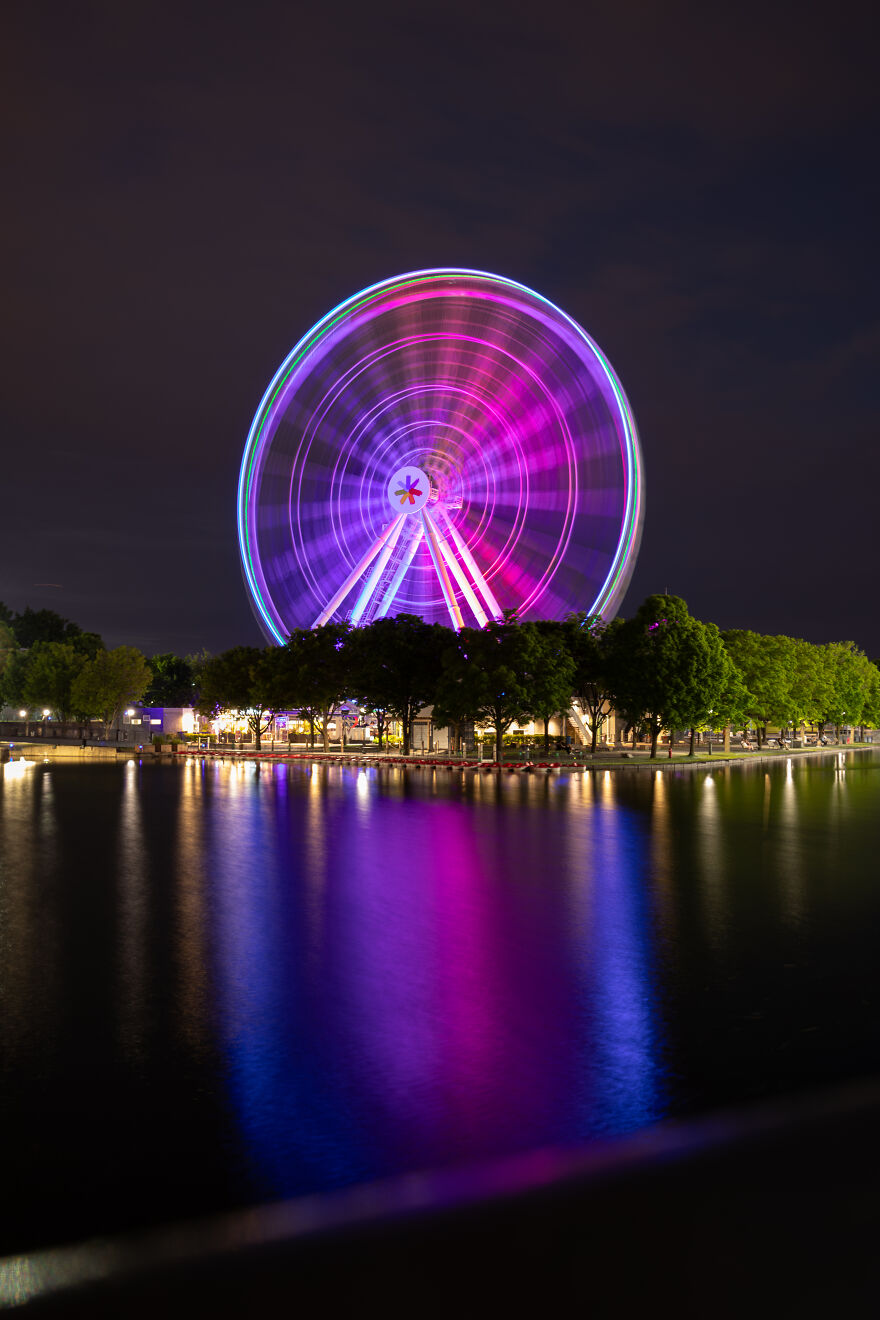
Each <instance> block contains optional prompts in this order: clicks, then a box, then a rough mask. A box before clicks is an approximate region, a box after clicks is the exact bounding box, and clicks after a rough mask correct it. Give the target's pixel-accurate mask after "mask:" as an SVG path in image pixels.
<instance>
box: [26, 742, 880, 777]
mask: <svg viewBox="0 0 880 1320" xmlns="http://www.w3.org/2000/svg"><path fill="white" fill-rule="evenodd" d="M876 746H877V745H876V744H872V743H840V744H836V743H832V744H829V745H828V746H826V747H815V746H811V747H791V748H788V747H782V748H776V747H773V748H770V747H765V748H762V749H761V750H760V751H757V750H755V751H740V750H737V751H731V752H712V753H710V752H701V753H697V754H695V755H693V756H691V755H690V754H689V752H688V750H687V748H686V746H683V747H681V748H678V749H676V748H673V751H672V755H671V756H670V755H669V753H668V751H665V752H664V753H663V754H662V755H661V756H656V757H651V756H650V755H649V753H648V752H647V751H639V750H636V751H625V752H617V751H603V752H597V753H596V754H595V755H592V754H591V753H589V752H581V753H578V754H576V755H574V756H568V757H565V756H560V755H559V754H557V756H556V757H553V756H551V757H550V758H548V759H546V760H545V759H542V758H536V759H535V760H524V759H520V758H513V757H512V758H511V759H510V760H505V761H504V762H502V763H501V764H499V763H498V762H497V761H492V760H486V759H480V758H475V757H450V756H449V755H448V754H447V753H443V752H434V753H414V754H411V755H409V756H403V755H402V754H400V753H399V752H396V751H394V752H379V751H378V750H372V749H371V750H369V751H367V750H363V751H362V750H358V751H344V752H343V751H339V750H331V751H328V752H324V751H321V750H318V749H316V750H314V751H308V750H305V751H288V750H284V751H279V750H277V749H276V750H270V751H259V752H257V751H255V750H253V749H250V748H246V747H245V748H241V747H227V746H218V747H209V748H198V749H197V748H188V747H186V748H185V747H181V748H178V750H176V751H170V750H164V749H163V750H159V749H156V748H153V747H131V746H125V745H116V746H96V745H93V744H89V745H87V746H86V747H82V746H80V745H78V744H64V743H52V742H38V741H36V740H27V741H25V740H22V741H21V742H15V743H12V744H9V743H0V756H2V757H3V759H6V756H5V754H6V752H7V751H8V753H9V756H8V759H10V760H13V761H19V760H24V761H56V760H59V761H65V762H82V763H93V762H97V761H104V762H106V761H117V760H119V759H120V758H123V759H135V760H139V761H159V760H162V761H173V760H187V759H199V760H203V759H207V760H219V761H256V762H262V763H265V762H271V763H276V762H277V763H282V764H284V763H294V762H302V761H307V762H312V763H315V764H319V765H320V764H324V765H352V766H361V767H367V766H395V767H404V768H407V767H408V768H411V769H436V770H443V771H455V770H459V771H466V772H469V773H493V772H494V773H501V774H505V773H508V774H512V773H520V774H546V773H548V772H553V771H559V770H567V771H579V770H644V769H651V770H670V769H674V770H682V769H687V768H689V767H691V768H692V767H696V766H699V767H705V766H716V767H717V766H723V765H740V764H742V763H744V762H748V763H752V762H756V761H759V762H765V761H780V760H786V759H797V758H802V757H815V756H828V755H829V754H840V753H850V752H856V751H871V750H875V749H876Z"/></svg>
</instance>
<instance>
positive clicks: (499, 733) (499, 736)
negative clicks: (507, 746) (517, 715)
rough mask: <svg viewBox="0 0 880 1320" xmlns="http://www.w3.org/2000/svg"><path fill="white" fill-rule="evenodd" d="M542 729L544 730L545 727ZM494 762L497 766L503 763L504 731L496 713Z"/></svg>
mask: <svg viewBox="0 0 880 1320" xmlns="http://www.w3.org/2000/svg"><path fill="white" fill-rule="evenodd" d="M544 727H545V728H546V725H545V726H544ZM495 760H496V761H497V762H498V764H499V765H501V764H502V763H503V761H504V731H503V729H502V727H501V720H500V719H499V718H498V715H497V713H496V716H495Z"/></svg>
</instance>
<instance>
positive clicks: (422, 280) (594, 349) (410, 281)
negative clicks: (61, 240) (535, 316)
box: [237, 267, 644, 643]
mask: <svg viewBox="0 0 880 1320" xmlns="http://www.w3.org/2000/svg"><path fill="white" fill-rule="evenodd" d="M468 280H476V281H485V282H486V286H487V287H486V289H485V291H481V294H480V296H483V297H485V298H487V299H490V300H491V299H492V298H493V295H495V293H496V291H497V289H498V287H499V286H501V287H502V288H503V289H504V290H505V291H506V292H508V293H511V294H516V295H517V296H518V297H519V298H520V299H524V300H525V301H526V304H527V305H528V308H529V310H530V311H531V310H532V305H533V304H537V306H538V307H539V308H540V309H542V310H543V311H544V313H545V315H546V317H547V318H548V319H547V320H545V321H544V324H545V326H546V327H547V329H548V330H549V331H551V332H552V333H554V334H556V333H558V331H557V325H556V322H557V321H561V322H562V323H563V325H564V326H565V327H566V328H567V331H568V334H569V335H570V336H572V338H573V340H574V341H575V342H576V343H577V344H579V345H581V346H582V348H583V350H585V351H586V353H587V354H588V355H589V359H590V361H591V362H592V363H594V364H596V365H597V366H598V368H599V369H600V370H601V372H602V373H603V376H604V380H605V382H606V383H607V386H608V388H609V389H610V391H611V395H612V397H613V399H614V402H615V405H616V409H615V420H616V421H618V422H619V423H620V434H619V441H620V453H621V458H622V470H623V492H624V503H623V510H622V515H621V518H620V532H619V535H618V537H617V545H616V551H615V554H614V556H613V558H612V561H611V563H610V565H609V566H608V569H607V572H606V574H605V577H604V581H603V582H602V583H601V586H600V589H599V591H598V593H597V595H596V599H595V601H594V602H593V609H594V611H595V612H602V609H603V607H605V606H607V604H608V602H609V600H611V599H612V598H613V597H614V595H615V588H616V585H617V584H618V582H619V580H620V577H621V574H622V573H623V572H624V571H625V569H626V567H627V565H628V564H631V563H632V562H633V561H634V556H635V552H636V550H637V548H638V542H639V539H640V534H641V520H642V519H641V509H642V502H643V491H644V477H643V472H642V469H641V455H640V448H639V441H638V433H637V430H636V426H635V421H634V418H633V416H632V412H631V410H630V407H629V403H628V401H627V399H626V396H625V394H624V392H623V388H622V386H621V384H620V381H619V379H618V377H617V375H616V373H615V371H614V368H613V367H612V366H611V364H610V362H609V361H608V359H607V357H606V356H605V354H604V353H603V351H602V350H601V348H600V347H599V345H598V344H597V343H596V342H595V340H593V339H592V337H591V336H590V335H589V334H588V333H587V331H586V330H584V328H583V327H582V326H581V325H579V323H578V322H577V321H575V320H574V318H573V317H571V316H570V315H569V314H568V313H567V312H565V311H564V310H563V309H562V308H560V307H559V306H558V305H557V304H555V303H553V302H552V301H551V300H550V299H548V298H546V297H544V295H542V294H540V293H538V292H537V291H536V290H534V289H532V288H530V287H529V286H528V285H525V284H523V283H521V282H520V281H517V280H513V279H510V278H509V277H506V276H500V275H498V274H494V273H492V272H489V271H483V270H477V269H470V268H466V267H429V268H424V269H420V270H417V271H411V272H407V273H404V274H400V275H395V276H390V277H387V278H385V279H382V280H379V281H376V282H374V283H373V284H370V285H367V286H365V287H364V288H363V289H361V290H359V291H358V292H356V293H354V294H352V295H350V296H349V297H348V298H346V299H344V300H343V301H341V302H340V303H338V304H337V305H336V306H335V307H333V308H331V309H330V311H328V312H327V313H326V314H325V315H324V316H323V317H321V318H320V319H319V320H318V321H317V322H315V324H314V325H313V326H312V327H311V328H310V329H309V330H308V331H306V333H305V334H304V335H302V336H301V337H300V339H299V340H298V341H297V342H296V344H294V346H293V348H292V349H291V350H290V352H289V353H288V354H287V356H286V357H285V358H284V360H283V361H282V363H281V364H280V366H279V367H278V369H277V370H276V372H275V373H274V375H273V377H272V379H271V381H270V383H269V385H268V387H267V389H266V390H265V392H264V394H263V397H262V399H261V401H260V404H259V407H258V408H257V410H256V413H255V415H254V419H253V422H252V423H251V427H250V429H249V432H248V437H247V441H246V444H245V449H244V453H243V456H242V461H241V466H240V470H239V480H238V491H237V513H238V536H239V547H240V552H241V563H242V569H243V572H244V575H245V580H246V583H247V585H248V588H249V594H250V596H251V600H252V602H253V604H254V606H255V609H256V610H257V613H258V616H259V617H260V618H261V619H262V621H263V624H264V625H265V626H266V627H267V628H268V630H269V632H270V633H271V635H272V636H273V638H274V639H275V640H276V641H278V642H279V643H283V642H284V640H285V631H284V621H283V620H282V619H281V618H280V616H279V615H278V611H277V609H275V608H274V605H273V608H272V609H271V610H270V609H269V608H268V606H267V600H266V598H265V597H266V596H269V591H268V586H267V585H266V580H265V574H264V573H263V568H262V565H261V563H260V562H259V557H258V556H257V555H254V554H252V551H251V541H252V540H254V542H255V539H256V538H255V535H254V534H253V533H252V527H251V523H252V521H253V520H254V519H255V518H256V508H254V510H253V511H251V509H250V507H249V503H248V496H249V490H250V487H251V483H252V479H253V474H254V469H255V464H256V462H257V459H258V456H259V453H260V445H261V440H262V437H263V435H264V433H265V431H266V428H267V427H268V426H269V422H270V418H271V417H272V409H273V405H274V404H275V403H276V401H277V400H278V399H279V397H280V395H281V394H282V391H283V390H284V388H285V386H286V385H287V384H288V382H290V381H291V380H292V379H293V377H294V375H295V372H296V370H297V368H299V367H300V366H302V365H303V364H305V362H306V360H307V359H308V358H309V356H310V355H311V354H312V353H314V351H315V350H316V349H317V348H318V346H319V345H321V343H322V341H324V340H326V338H327V336H328V335H330V334H332V333H333V332H334V330H335V329H336V328H339V327H343V326H345V325H346V324H347V323H349V318H350V317H351V316H352V314H354V313H357V314H359V315H363V316H366V313H367V311H368V309H369V308H370V307H371V306H373V305H376V306H380V305H381V299H382V297H383V295H385V294H387V293H388V291H390V290H394V289H395V288H396V287H397V288H401V289H406V290H409V291H410V292H409V293H408V294H407V297H408V299H415V297H416V295H415V294H414V293H413V292H411V291H412V290H413V289H414V288H415V287H416V286H420V290H424V291H428V290H431V291H432V292H433V296H435V297H439V296H441V295H442V294H443V293H444V289H443V285H444V284H445V283H447V282H448V283H450V284H455V283H456V282H464V281H468ZM450 292H452V290H450ZM470 292H471V291H468V293H470ZM472 296H473V295H472ZM510 307H511V309H512V311H511V315H513V314H514V313H515V314H516V315H517V316H522V315H523V314H524V313H523V309H522V307H520V306H519V305H518V304H514V303H511V304H510ZM542 319H543V318H542ZM365 324H368V322H367V321H365ZM329 347H330V346H329V345H327V346H325V348H324V354H325V355H326V354H327V353H328V352H329ZM493 351H499V350H498V347H497V345H493ZM603 397H604V395H603ZM564 554H565V550H563V551H562V552H561V553H560V555H559V556H557V564H556V567H558V565H559V564H561V563H562V562H563V559H564ZM555 571H556V569H555V568H554V569H553V572H555ZM553 572H551V573H549V579H552V576H553ZM630 572H631V568H630ZM260 577H262V578H263V586H262V588H261V585H260V582H259V580H258V579H259V578H260ZM627 577H628V575H627ZM549 579H548V580H549ZM264 593H265V595H264ZM538 594H540V593H538ZM270 601H271V597H270ZM273 614H274V615H275V616H276V617H275V618H274V619H273V617H271V616H272V615H273Z"/></svg>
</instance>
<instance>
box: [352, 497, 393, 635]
mask: <svg viewBox="0 0 880 1320" xmlns="http://www.w3.org/2000/svg"><path fill="white" fill-rule="evenodd" d="M404 520H405V515H403V514H401V516H400V517H399V518H398V519H397V522H396V523H394V525H393V531H392V533H391V535H390V536H389V537H388V540H387V541H386V542H385V544H384V546H383V547H382V549H381V550H380V552H379V557H378V559H377V560H376V562H375V564H374V565H373V571H372V573H371V574H370V576H369V577H368V578H367V581H366V584H365V586H364V589H363V591H362V592H361V594H360V595H359V596H358V598H357V601H356V602H355V606H354V609H353V610H352V612H351V622H352V623H353V624H358V623H360V621H361V617H362V615H363V613H364V610H365V609H366V608H367V604H368V602H369V601H370V598H371V597H372V595H373V592H374V591H375V590H376V587H377V585H378V583H379V579H380V578H381V576H382V574H383V573H384V571H385V567H386V565H387V563H388V560H389V559H390V558H391V554H392V551H393V550H394V547H395V546H396V545H397V541H398V538H399V536H400V532H401V529H402V527H403V524H404Z"/></svg>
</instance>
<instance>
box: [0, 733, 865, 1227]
mask: <svg viewBox="0 0 880 1320" xmlns="http://www.w3.org/2000/svg"><path fill="white" fill-rule="evenodd" d="M0 829H2V834H0V940H2V944H0V975H2V981H0V1049H2V1066H3V1073H2V1099H0V1112H2V1119H3V1128H2V1130H3V1132H4V1147H5V1152H4V1159H3V1166H4V1167H3V1195H2V1205H3V1216H4V1223H3V1229H2V1236H0V1252H4V1251H12V1250H19V1249H24V1248H27V1247H30V1246H34V1245H38V1244H43V1243H47V1242H52V1241H63V1240H73V1239H77V1238H80V1237H83V1236H86V1235H88V1234H90V1233H93V1232H105V1231H110V1230H114V1229H121V1228H126V1227H131V1226H134V1225H140V1224H144V1223H149V1222H154V1221H158V1220H165V1219H171V1218H178V1217H182V1216H184V1215H187V1214H191V1213H198V1212H202V1211H205V1210H211V1209H217V1208H225V1207H229V1206H236V1205H243V1204H248V1203H251V1202H254V1201H258V1200H264V1199H271V1198H277V1197H283V1196H289V1195H294V1194H297V1193H301V1192H305V1191H313V1190H316V1189H322V1188H329V1187H336V1186H341V1185H345V1184H348V1183H351V1182H357V1181H360V1180H363V1179H370V1178H375V1177H377V1176H382V1175H384V1174H388V1173H394V1172H398V1171H402V1170H409V1169H415V1168H424V1167H436V1166H439V1165H446V1164H450V1163H454V1162H458V1161H464V1160H468V1159H471V1158H473V1157H481V1156H487V1155H492V1154H496V1153H502V1152H509V1151H514V1150H521V1149H524V1148H528V1147H532V1146H536V1145H543V1144H571V1143H579V1142H583V1141H588V1140H590V1139H591V1138H595V1137H597V1136H601V1135H608V1134H612V1133H620V1132H626V1131H629V1130H632V1129H634V1128H637V1127H639V1126H641V1125H643V1124H646V1123H653V1122H655V1121H658V1120H660V1119H663V1118H664V1117H668V1116H675V1115H682V1114H687V1113H691V1112H694V1111H698V1110H705V1109H707V1108H710V1107H712V1106H716V1105H719V1104H729V1103H731V1102H740V1101H746V1100H749V1099H751V1098H754V1097H759V1096H763V1095H767V1094H770V1093H774V1092H778V1091H780V1090H785V1089H791V1088H800V1087H805V1086H809V1085H812V1084H814V1083H816V1082H822V1081H830V1080H832V1079H836V1078H839V1077H843V1076H852V1075H855V1074H858V1073H864V1072H868V1071H872V1070H874V1069H875V1068H876V1067H877V1063H878V1057H880V1055H878V1044H880V1011H878V1008H880V959H878V958H877V956H876V931H877V929H878V924H880V866H878V856H880V755H878V754H877V753H854V754H850V755H849V756H846V757H844V756H838V755H836V754H829V755H828V756H825V757H822V758H821V759H809V760H804V761H797V760H795V761H794V762H793V763H791V762H790V763H786V762H785V761H778V762H775V763H774V764H773V765H772V766H771V767H770V768H767V767H766V766H764V765H752V766H746V767H732V768H724V769H721V768H719V769H718V770H715V771H712V772H709V771H701V770H694V771H690V770H679V771H674V772H667V773H655V772H653V771H650V770H646V769H643V770H638V771H635V770H627V771H622V772H614V773H607V772H598V773H596V774H567V773H562V774H560V775H559V776H558V777H553V778H541V779H538V778H532V777H529V776H526V777H519V776H514V775H509V776H505V777H503V778H502V779H500V780H498V779H497V778H495V777H494V776H489V775H487V776H484V777H482V778H478V779H475V778H474V777H473V776H464V775H462V774H460V773H456V774H451V773H450V772H448V771H441V770H438V771H430V770H415V769H414V770H407V771H402V770H400V769H396V768H388V769H372V768H371V769H366V770H364V769H358V768H355V767H327V766H324V767H320V766H315V767H311V766H309V765H306V764H294V765H289V766H287V765H275V766H261V767H259V768H258V767H257V766H256V765H255V764H253V763H251V764H242V765H232V764H227V763H204V764H203V763H201V762H189V763H187V764H176V765H173V766H172V765H168V766H156V765H145V766H139V765H136V764H135V763H129V764H120V765H116V764H105V765H102V764H96V765H64V764H51V765H50V764H46V765H37V766H32V767H30V768H28V769H20V768H18V767H15V766H13V767H7V768H6V770H5V773H4V774H3V775H2V778H0Z"/></svg>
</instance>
